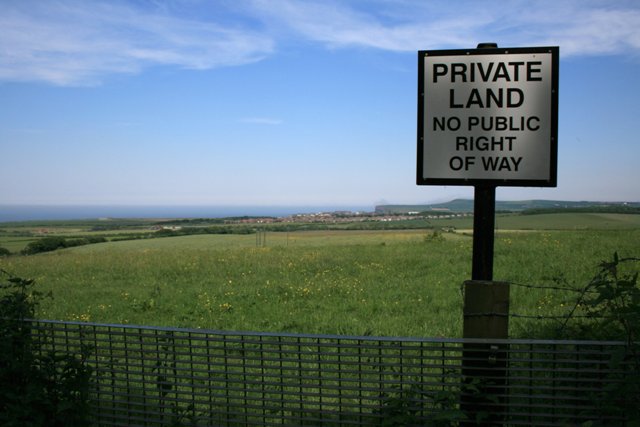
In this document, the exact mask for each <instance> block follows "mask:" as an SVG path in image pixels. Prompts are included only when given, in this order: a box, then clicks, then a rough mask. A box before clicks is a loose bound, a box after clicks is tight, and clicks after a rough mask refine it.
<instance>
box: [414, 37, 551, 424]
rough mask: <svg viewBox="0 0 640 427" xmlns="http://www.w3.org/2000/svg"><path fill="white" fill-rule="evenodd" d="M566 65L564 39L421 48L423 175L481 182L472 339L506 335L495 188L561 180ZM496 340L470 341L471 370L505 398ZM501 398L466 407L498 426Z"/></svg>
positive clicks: (470, 308)
mask: <svg viewBox="0 0 640 427" xmlns="http://www.w3.org/2000/svg"><path fill="white" fill-rule="evenodd" d="M558 64H559V48H558V47H531V48H501V49H499V48H498V47H497V45H496V44H495V43H486V44H481V45H478V48H477V49H465V50H433V51H419V52H418V138H417V139H418V158H417V180H416V182H417V184H418V185H473V186H474V220H473V260H472V274H471V276H472V280H471V281H468V282H465V292H466V293H468V294H469V295H471V294H473V297H472V298H466V297H465V308H464V322H465V324H464V325H463V330H464V334H465V336H464V337H465V338H507V335H508V334H507V332H508V295H509V293H508V285H506V284H504V283H500V284H498V283H494V282H492V280H493V248H494V228H495V199H496V196H495V194H496V187H497V186H520V187H555V186H556V185H557V158H558V157H557V152H558V149H557V147H558V145H557V144H558V141H557V134H558V119H557V118H558ZM467 300H468V301H469V303H467ZM478 307H481V308H480V309H478ZM486 307H489V308H492V309H491V310H488V309H487V308H486ZM494 307H498V308H499V309H500V310H503V311H504V313H494V312H493V310H494V309H493V308H494ZM480 310H484V311H485V313H482V312H479V311H480ZM479 316H485V319H480V320H479ZM487 318H489V319H487ZM487 325H488V326H487ZM498 347H499V346H495V345H484V344H473V345H471V344H468V345H465V351H464V352H463V376H464V377H465V378H466V381H467V384H474V387H475V386H476V384H475V383H476V382H477V381H480V382H482V381H485V379H486V378H492V381H493V383H492V384H488V385H485V386H483V387H480V389H481V390H482V391H483V393H484V394H488V395H493V397H494V398H497V400H499V401H502V402H504V399H505V397H504V396H505V395H504V393H503V392H501V391H500V390H504V386H505V385H506V378H505V375H506V359H505V355H506V352H505V351H504V348H503V349H500V348H498ZM476 388H477V387H476ZM492 400H493V403H491V401H492ZM495 400H496V399H491V398H489V399H488V400H487V398H486V397H481V398H478V397H477V396H475V397H473V396H471V397H469V396H467V397H466V398H464V399H463V401H462V408H463V409H464V410H465V411H467V413H468V414H469V415H472V416H473V415H476V416H477V415H478V414H482V413H490V414H493V415H491V416H490V417H489V418H487V419H486V420H485V423H484V425H493V424H495V423H499V422H501V418H500V417H501V415H500V414H497V415H496V413H499V412H501V411H500V410H498V409H499V408H500V407H501V406H500V405H496V402H495Z"/></svg>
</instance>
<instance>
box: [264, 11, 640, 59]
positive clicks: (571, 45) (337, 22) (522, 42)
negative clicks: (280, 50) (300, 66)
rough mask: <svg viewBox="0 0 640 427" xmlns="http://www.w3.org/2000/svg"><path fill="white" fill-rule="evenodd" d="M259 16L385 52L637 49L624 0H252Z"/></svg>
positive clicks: (331, 41)
mask: <svg viewBox="0 0 640 427" xmlns="http://www.w3.org/2000/svg"><path fill="white" fill-rule="evenodd" d="M252 5H253V7H254V10H255V11H256V13H258V14H259V15H260V16H261V17H262V18H263V19H264V20H265V21H266V22H278V23H279V24H280V25H282V26H283V27H285V28H288V29H289V30H290V31H293V32H295V33H297V34H298V35H302V36H303V37H305V38H307V39H309V40H313V41H316V42H321V43H325V44H326V45H327V46H329V47H332V48H335V47H349V46H360V47H369V48H377V49H384V50H390V51H399V52H406V51H416V50H420V49H437V48H454V47H455V48H465V47H475V45H476V44H477V43H478V42H484V41H495V42H498V43H499V45H500V46H541V45H559V46H560V47H561V53H562V54H563V55H566V56H568V55H601V54H628V53H630V54H632V55H637V54H638V53H640V3H638V2H631V1H604V0H568V1H550V0H544V1H524V0H519V1H510V2H504V1H495V0H494V1H469V0H467V1H451V0H431V1H428V2H425V1H422V0H406V1H399V2H397V1H396V2H392V1H384V0H369V1H360V2H338V1H335V0H333V1H331V0H323V1H321V2H320V1H305V2H301V1H297V0H254V1H253V2H252Z"/></svg>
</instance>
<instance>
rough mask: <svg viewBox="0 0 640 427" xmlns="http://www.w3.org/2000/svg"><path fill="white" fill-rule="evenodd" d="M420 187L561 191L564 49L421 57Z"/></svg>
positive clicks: (427, 54) (438, 53) (425, 54)
mask: <svg viewBox="0 0 640 427" xmlns="http://www.w3.org/2000/svg"><path fill="white" fill-rule="evenodd" d="M419 79H420V80H419V85H418V86H419V93H418V177H417V182H418V184H436V185H438V184H440V185H442V184H446V185H471V184H475V183H479V182H484V183H492V184H495V185H518V186H540V187H555V186H556V169H557V105H558V48H557V47H546V48H515V49H475V50H461V51H420V52H419Z"/></svg>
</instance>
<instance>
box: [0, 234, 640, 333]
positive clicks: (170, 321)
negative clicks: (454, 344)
mask: <svg viewBox="0 0 640 427" xmlns="http://www.w3.org/2000/svg"><path fill="white" fill-rule="evenodd" d="M639 238H640V230H626V231H544V232H527V233H522V232H521V233H500V234H498V235H497V237H496V250H495V266H494V278H495V279H496V280H508V281H514V282H517V283H524V284H554V283H557V282H559V281H563V282H566V283H575V284H576V285H583V284H584V283H586V281H588V280H589V278H590V277H591V276H592V275H593V273H594V272H595V271H596V266H597V263H598V262H599V261H601V260H603V259H607V258H609V257H610V256H611V254H612V253H613V252H614V251H618V252H619V253H620V254H621V256H638V255H639V254H638V252H640V251H639V249H640V247H639V245H638V241H640V240H639ZM0 267H1V268H3V269H5V270H7V271H10V272H11V273H13V274H15V275H18V276H22V277H32V278H35V279H36V280H37V283H38V287H39V289H40V291H42V292H48V291H51V292H52V293H53V299H51V300H47V301H45V302H44V303H43V304H42V305H41V307H40V312H39V316H40V317H41V318H47V319H60V320H81V321H95V322H107V323H130V324H145V325H158V326H181V327H193V328H211V329H225V330H258V331H274V332H304V333H323V334H354V335H396V336H397V335H400V336H422V337H424V336H447V337H456V336H460V335H461V330H462V295H461V291H460V287H461V284H462V283H463V281H464V280H467V279H469V278H470V269H471V239H470V238H469V237H465V236H458V235H450V234H445V235H440V236H436V237H435V238H434V237H432V236H431V235H430V234H427V232H424V231H420V232H418V231H412V232H400V231H398V232H353V233H350V232H339V233H338V234H335V233H329V232H326V233H323V232H315V233H304V232H296V233H268V235H267V246H266V247H256V239H255V236H253V235H248V236H226V235H225V236H209V235H207V236H188V237H178V238H166V239H154V240H145V241H131V242H111V243H106V244H98V245H92V246H89V247H82V248H74V249H67V250H62V251H57V252H53V253H47V254H41V255H37V256H29V257H9V258H5V259H0ZM566 299H567V295H563V294H561V293H559V292H557V291H550V290H544V289H530V288H522V287H513V288H512V291H511V311H512V312H514V313H521V314H529V315H538V314H553V313H558V312H560V311H562V310H563V304H564V301H565V300H566ZM531 322H535V321H531V320H525V319H518V318H516V319H512V322H511V323H512V325H511V333H512V335H514V336H523V335H529V336H531V335H532V334H535V327H533V326H532V323H531Z"/></svg>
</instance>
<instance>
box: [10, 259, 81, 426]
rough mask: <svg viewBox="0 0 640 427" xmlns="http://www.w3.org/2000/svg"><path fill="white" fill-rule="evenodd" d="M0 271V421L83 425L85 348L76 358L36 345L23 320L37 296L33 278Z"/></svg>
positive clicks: (34, 304)
mask: <svg viewBox="0 0 640 427" xmlns="http://www.w3.org/2000/svg"><path fill="white" fill-rule="evenodd" d="M0 275H2V276H3V278H4V279H5V280H4V281H3V282H2V283H0V292H1V297H0V425H3V426H34V427H35V426H53V427H57V426H68V425H73V426H85V425H89V400H88V398H89V385H90V377H91V370H90V368H89V367H88V366H87V365H86V363H85V361H86V357H87V356H88V353H89V351H88V349H87V348H84V349H82V351H81V355H80V358H76V357H73V356H70V355H67V354H63V355H60V354H57V353H55V352H53V351H47V350H46V349H43V348H41V344H40V342H36V341H34V340H33V339H32V333H31V332H32V331H31V327H30V323H29V321H28V320H27V319H30V318H33V317H34V315H35V310H36V306H37V304H38V301H39V300H40V299H41V298H42V297H43V295H42V294H41V293H39V292H37V291H33V290H31V287H32V286H33V284H34V281H33V280H26V279H21V278H17V277H13V276H11V275H10V274H8V273H7V272H5V271H4V270H0Z"/></svg>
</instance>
